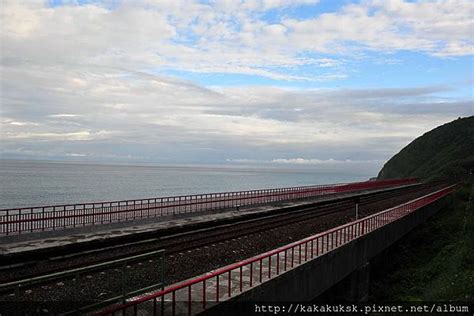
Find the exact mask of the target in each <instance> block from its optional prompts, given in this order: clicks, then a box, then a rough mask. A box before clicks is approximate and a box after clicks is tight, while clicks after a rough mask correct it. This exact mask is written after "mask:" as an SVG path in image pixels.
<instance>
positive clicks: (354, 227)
mask: <svg viewBox="0 0 474 316" xmlns="http://www.w3.org/2000/svg"><path fill="white" fill-rule="evenodd" d="M453 190H454V185H451V186H448V187H445V188H443V189H441V190H438V191H436V192H433V193H430V194H427V195H425V196H423V197H420V198H417V199H414V200H412V201H410V202H407V203H404V204H401V205H398V206H396V207H393V208H390V209H388V210H384V211H382V212H379V213H376V214H373V215H371V216H368V217H365V218H363V219H360V220H356V221H353V222H350V223H347V224H345V225H342V226H339V227H336V228H333V229H330V230H328V231H325V232H322V233H319V234H316V235H314V236H311V237H307V238H305V239H302V240H300V241H297V242H294V243H291V244H288V245H286V246H283V247H280V248H277V249H275V250H272V251H268V252H265V253H263V254H261V255H257V256H255V257H252V258H250V259H247V260H244V261H241V262H238V263H234V264H231V265H229V266H226V267H224V268H220V269H218V270H215V271H213V272H210V273H208V274H206V275H203V276H200V277H197V278H194V279H191V280H188V281H185V282H183V283H180V284H178V285H173V286H171V287H168V288H166V289H164V290H162V291H159V292H156V293H154V294H151V295H148V296H144V297H141V298H138V299H134V300H133V301H130V302H128V303H127V304H123V305H120V306H115V307H112V308H110V309H107V310H103V311H101V312H99V313H98V315H116V314H118V313H121V314H122V315H137V314H140V313H143V312H148V313H151V311H152V312H153V315H157V314H161V315H163V314H166V315H168V314H170V315H175V314H180V315H181V314H184V315H186V314H188V315H191V314H194V313H197V312H199V311H202V310H203V309H206V307H208V306H209V305H211V304H212V303H214V304H215V303H216V302H219V301H223V300H226V299H228V298H230V297H233V296H236V295H238V294H239V293H242V292H243V291H245V290H247V289H249V288H251V287H253V286H255V285H258V284H260V283H262V282H265V281H267V280H269V279H272V278H274V277H275V276H277V275H279V274H280V273H282V272H285V271H287V270H289V269H292V268H294V267H296V266H298V265H300V264H302V263H305V262H307V261H309V260H311V259H313V258H315V257H317V256H320V255H323V254H325V253H328V252H330V251H331V250H334V249H335V248H337V247H340V246H341V245H344V244H347V243H349V242H351V241H353V240H354V239H357V238H359V237H360V236H363V235H367V234H369V233H371V232H373V231H374V230H376V229H378V228H380V227H382V226H385V225H387V224H389V223H391V222H394V221H396V220H398V219H400V218H402V217H403V216H405V215H407V214H410V213H413V212H414V211H416V210H418V209H419V208H421V207H423V206H426V205H428V204H431V203H433V202H434V201H436V200H438V199H440V198H442V197H444V196H445V195H447V194H449V193H451V192H452V191H453ZM177 302H180V304H181V305H180V309H178V307H177V306H176V303H177ZM183 302H184V304H185V305H184V306H183ZM192 303H194V304H192ZM196 303H197V304H196ZM193 308H194V309H193ZM158 311H160V312H159V313H158Z"/></svg>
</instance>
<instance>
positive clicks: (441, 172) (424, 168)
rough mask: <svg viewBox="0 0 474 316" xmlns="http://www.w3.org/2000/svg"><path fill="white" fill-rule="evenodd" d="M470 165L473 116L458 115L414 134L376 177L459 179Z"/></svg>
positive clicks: (473, 150) (473, 143)
mask: <svg viewBox="0 0 474 316" xmlns="http://www.w3.org/2000/svg"><path fill="white" fill-rule="evenodd" d="M471 168H474V116H470V117H465V118H459V119H457V120H455V121H452V122H450V123H446V124H444V125H441V126H438V127H437V128H435V129H433V130H431V131H429V132H427V133H425V134H423V135H422V136H420V137H418V138H417V139H415V140H414V141H412V142H411V143H410V144H409V145H408V146H406V147H405V148H403V149H402V150H401V151H400V152H399V153H398V154H396V155H395V156H393V157H392V158H391V159H390V160H389V161H388V162H387V163H386V164H385V165H384V166H383V168H382V170H381V171H380V173H379V175H378V178H379V179H390V178H404V177H417V178H419V179H423V180H440V179H448V178H450V179H455V180H460V179H462V178H465V177H466V176H467V175H468V174H469V171H470V169H471Z"/></svg>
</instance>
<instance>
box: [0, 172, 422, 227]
mask: <svg viewBox="0 0 474 316" xmlns="http://www.w3.org/2000/svg"><path fill="white" fill-rule="evenodd" d="M414 183H417V179H414V178H409V179H395V180H381V181H366V182H355V183H341V184H329V185H313V186H301V187H289V188H278V189H263V190H251V191H237V192H222V193H207V194H197V195H183V196H171V197H161V198H150V199H141V200H129V201H114V202H91V203H81V204H69V205H53V206H38V207H27V208H16V209H3V210H0V236H1V235H10V234H22V233H25V232H37V231H46V230H56V229H66V228H72V227H81V226H90V225H98V224H105V223H114V222H121V221H130V220H136V219H143V218H151V217H160V216H166V215H171V214H173V215H174V214H181V213H191V212H202V211H210V210H216V209H226V208H232V207H234V208H235V207H236V206H245V205H256V204H263V203H270V202H279V201H286V200H294V199H304V198H311V197H315V196H319V195H326V194H334V193H344V192H351V191H358V190H368V189H377V188H384V187H389V186H397V185H407V184H414Z"/></svg>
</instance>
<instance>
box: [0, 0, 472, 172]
mask: <svg viewBox="0 0 474 316" xmlns="http://www.w3.org/2000/svg"><path fill="white" fill-rule="evenodd" d="M307 2H317V1H304V0H302V1H298V2H295V1H264V0H262V1H244V2H239V1H216V2H215V3H213V2H211V4H212V5H208V4H205V3H197V2H190V1H140V2H124V3H119V5H118V6H117V8H114V9H110V8H108V7H107V6H105V5H104V6H101V5H91V4H89V5H82V6H78V5H67V6H61V7H54V8H52V7H48V6H46V5H45V3H43V2H33V1H26V2H23V3H20V2H16V1H12V2H6V1H4V2H2V10H0V15H1V16H0V21H1V22H0V23H1V27H0V41H1V47H0V49H1V54H0V67H1V68H0V72H1V76H0V89H1V95H0V102H1V107H0V110H1V113H2V117H3V118H6V119H2V120H1V121H0V141H1V142H2V148H1V154H3V155H39V154H40V153H41V155H46V156H48V155H60V156H61V155H62V156H69V157H73V156H71V155H74V154H79V155H82V153H84V155H86V156H76V157H94V158H100V157H104V158H105V159H107V157H109V158H110V157H141V158H143V159H157V160H158V161H175V160H178V159H181V160H186V159H190V160H191V159H194V161H209V162H222V161H226V159H232V158H229V157H244V158H236V159H246V162H251V161H262V160H263V161H273V160H276V161H274V163H280V164H283V163H294V164H298V163H299V164H312V165H316V164H330V163H331V161H332V160H331V159H333V160H334V161H344V162H346V163H348V162H349V161H366V160H371V159H372V158H371V159H369V157H375V158H374V159H375V160H377V161H378V160H383V159H386V158H388V157H389V156H390V155H392V154H393V153H394V152H395V151H396V150H398V149H399V148H400V147H401V146H403V145H404V144H406V143H407V142H408V141H409V140H411V139H412V138H413V137H415V136H417V135H420V134H421V133H423V132H425V131H427V130H429V129H431V128H433V127H435V126H436V125H439V124H441V123H444V122H446V121H448V120H450V119H454V118H456V117H457V116H464V115H469V114H472V102H471V101H472V100H458V99H453V100H449V99H442V98H439V97H437V96H436V94H437V93H443V92H447V91H449V89H450V87H446V86H439V85H433V86H427V87H415V88H398V89H337V90H328V89H326V90H322V89H319V90H318V89H288V88H287V89H285V88H279V87H267V86H260V87H239V88H237V87H212V88H210V87H203V86H200V85H198V84H195V83H192V82H189V81H185V80H180V79H176V78H171V77H169V76H165V75H155V74H157V73H162V71H163V70H167V69H171V70H175V71H189V72H199V73H227V74H228V73H233V74H249V75H258V76H262V77H267V78H272V79H275V80H280V81H285V80H286V81H313V82H314V81H316V82H318V81H329V80H339V79H344V78H347V76H348V74H347V73H346V72H345V71H344V70H345V69H344V65H345V59H341V58H330V57H324V58H321V57H309V56H313V55H314V56H319V53H321V52H337V53H338V54H340V53H343V54H348V56H349V55H351V54H352V53H354V52H359V51H360V50H364V49H368V50H377V51H393V50H412V51H419V52H420V51H421V52H424V53H427V54H432V55H440V56H447V55H464V54H469V50H470V49H472V48H471V47H472V40H471V36H470V35H472V34H470V32H469V30H470V29H472V18H471V17H470V16H469V14H466V12H469V10H466V8H467V2H465V1H449V2H439V3H438V2H436V3H435V2H426V3H402V2H390V3H388V2H385V1H363V2H362V3H361V4H357V5H348V6H346V7H345V8H344V9H342V10H341V11H340V12H336V13H326V14H323V15H319V16H314V17H309V18H306V19H295V18H289V17H287V16H284V15H282V16H283V17H282V18H281V19H279V20H278V21H272V22H268V21H266V20H265V19H264V16H265V14H264V13H265V12H266V10H270V9H275V7H276V9H278V8H285V7H288V6H295V5H298V4H301V3H307ZM420 12H422V13H420ZM430 25H431V26H432V27H430ZM288 43H291V45H288ZM471 52H472V51H471ZM392 60H393V58H392ZM304 66H311V67H314V68H315V69H316V70H315V71H314V72H304V71H298V69H300V68H302V67H304ZM290 151H291V152H294V156H292V157H297V158H291V157H287V156H286V155H284V153H285V152H290ZM130 153H133V154H130ZM275 157H278V158H275ZM298 157H313V158H298ZM160 159H163V160H160ZM233 161H235V159H234V160H233Z"/></svg>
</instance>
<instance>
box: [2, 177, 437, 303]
mask: <svg viewBox="0 0 474 316" xmlns="http://www.w3.org/2000/svg"><path fill="white" fill-rule="evenodd" d="M440 186H441V185H421V186H418V187H407V188H402V189H398V190H394V191H388V192H380V193H378V194H373V195H368V196H366V197H362V198H361V199H360V204H359V205H360V206H359V208H360V210H361V214H362V215H368V214H369V213H370V212H375V211H379V210H381V209H383V208H388V207H390V206H393V205H395V204H399V202H403V201H405V200H409V199H412V198H414V197H417V196H420V195H423V194H426V193H427V192H430V191H433V190H435V189H436V188H437V187H440ZM353 210H354V201H353V200H346V201H340V202H335V203H328V204H327V205H318V204H316V205H314V204H313V205H311V204H310V205H308V206H304V207H301V208H300V209H298V210H292V211H290V212H283V213H279V214H271V215H266V216H262V217H259V218H253V219H247V220H242V221H239V222H237V223H232V224H222V225H217V226H214V227H208V228H203V229H199V230H193V231H189V232H183V233H178V234H173V235H167V236H162V237H158V238H152V239H147V240H141V241H137V242H132V243H127V244H121V245H111V246H108V247H103V248H98V249H92V250H87V251H84V252H81V253H76V254H69V255H65V256H49V257H48V258H47V259H43V260H40V261H38V262H35V263H34V264H30V265H29V266H23V267H21V268H16V269H15V268H14V267H13V268H11V269H4V270H2V271H0V275H1V276H2V278H3V281H4V282H5V280H8V279H7V278H6V276H7V275H8V276H10V278H9V279H10V280H12V279H18V278H24V277H25V276H28V277H31V276H34V275H39V274H44V273H45V272H46V273H51V272H53V271H60V270H64V269H70V268H73V267H80V266H83V265H85V264H90V263H92V262H94V263H97V262H103V261H107V260H112V259H117V258H123V257H127V256H132V255H137V254H140V253H144V252H147V251H152V250H156V249H165V250H166V254H167V262H170V265H168V264H167V268H168V269H167V271H166V275H167V278H166V283H170V282H175V281H177V280H178V279H183V278H186V277H190V276H192V275H196V274H199V273H202V272H203V271H200V270H199V269H194V271H193V272H191V271H190V270H189V269H188V268H186V266H187V265H188V266H189V264H186V263H185V264H183V265H181V267H182V270H186V271H185V273H182V272H183V271H180V272H181V273H176V271H177V270H179V267H180V265H179V263H176V262H174V261H179V260H180V258H183V256H184V257H185V256H186V255H187V254H189V253H191V254H192V253H195V254H196V253H198V252H201V253H202V254H207V255H209V254H210V255H211V256H212V254H213V253H214V256H215V255H216V253H221V254H222V253H225V251H224V252H221V251H218V250H217V249H216V248H217V247H216V245H218V244H223V245H226V246H230V247H231V248H232V245H228V244H233V243H234V244H235V242H236V241H237V242H238V241H239V240H240V239H241V238H244V239H246V240H248V239H249V238H245V237H248V236H256V235H259V234H260V235H261V234H265V232H270V231H271V232H272V233H274V232H275V231H276V232H278V231H279V230H281V231H285V230H291V229H290V228H292V227H296V226H298V225H299V226H304V225H306V224H305V223H312V222H315V221H322V220H321V219H324V218H327V217H328V216H333V217H337V216H338V214H341V215H342V213H344V212H346V213H347V212H349V213H353ZM342 217H345V219H344V220H348V219H349V220H350V219H351V218H350V216H349V217H348V215H347V214H345V215H344V216H341V218H342ZM326 229H327V228H326ZM313 233H314V232H313ZM269 234H270V233H269ZM228 242H229V243H228ZM211 246H212V247H211ZM270 247H274V245H270ZM251 250H254V251H260V250H259V249H251ZM202 254H201V255H202ZM237 255H240V256H246V254H242V253H239V254H237ZM232 256H233V255H232V254H231V255H229V256H227V257H228V258H229V260H235V258H232ZM190 257H192V256H190ZM186 259H188V261H189V259H190V258H186ZM191 260H192V259H191ZM213 264H214V265H217V266H219V264H220V265H222V264H221V263H219V260H214V262H213ZM193 265H194V266H195V265H196V263H192V262H191V266H193ZM48 266H50V267H49V269H48ZM145 266H146V265H141V266H140V265H138V266H136V267H135V269H134V270H135V271H134V273H133V276H131V277H130V278H129V279H130V280H131V281H130V282H132V280H133V281H135V282H138V283H140V282H139V279H140V276H141V277H142V278H143V276H146V275H148V274H147V272H146V271H142V270H141V269H142V267H145ZM208 266H209V265H202V267H201V268H202V269H207V270H205V271H208V270H210V269H209V267H208ZM214 268H215V267H214ZM202 269H201V270H202ZM106 274H107V273H106ZM168 274H170V275H168ZM177 278H178V279H177ZM104 280H107V281H106V282H110V283H113V282H114V280H113V278H111V277H109V278H108V279H107V278H106V279H104ZM102 282H103V281H102ZM62 283H63V282H62ZM91 283H98V279H97V278H96V277H92V278H91ZM94 287H97V286H96V285H95V286H94V285H93V284H92V285H91V288H94ZM85 288H88V286H85ZM112 288H113V286H112ZM88 291H89V292H90V293H95V292H97V291H94V290H88ZM68 292H70V290H68V289H67V286H65V285H64V284H63V285H62V286H61V287H59V288H56V287H54V286H50V287H49V288H47V289H44V288H42V287H35V288H34V289H33V290H32V292H31V293H29V294H33V295H29V296H30V298H33V299H35V300H44V299H45V297H49V298H50V299H51V297H54V298H55V299H58V300H61V297H67V295H68ZM3 299H6V300H11V299H13V298H12V297H11V296H10V297H3ZM22 299H24V300H28V295H26V292H25V293H23V295H22Z"/></svg>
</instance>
